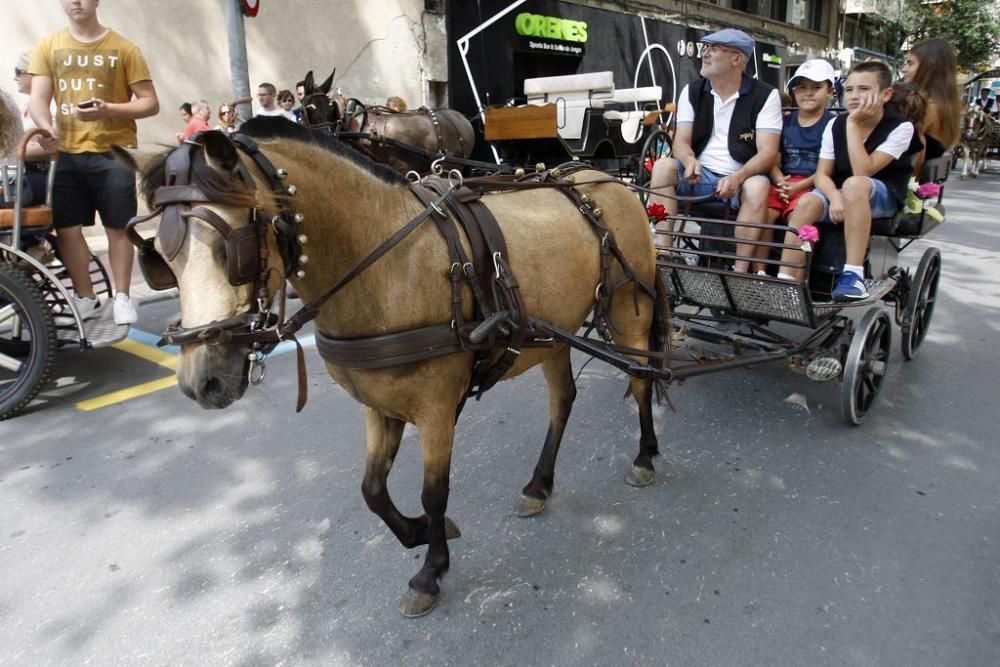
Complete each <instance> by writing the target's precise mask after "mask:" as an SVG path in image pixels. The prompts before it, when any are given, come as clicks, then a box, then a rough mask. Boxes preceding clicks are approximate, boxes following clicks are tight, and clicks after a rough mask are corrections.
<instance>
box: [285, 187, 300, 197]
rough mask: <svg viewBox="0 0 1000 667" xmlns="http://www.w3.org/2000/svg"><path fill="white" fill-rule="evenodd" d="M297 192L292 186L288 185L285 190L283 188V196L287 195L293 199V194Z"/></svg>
mask: <svg viewBox="0 0 1000 667" xmlns="http://www.w3.org/2000/svg"><path fill="white" fill-rule="evenodd" d="M298 191H299V189H298V188H297V187H295V186H294V185H289V186H288V187H287V188H285V194H287V195H288V196H289V197H294V196H295V193H296V192H298Z"/></svg>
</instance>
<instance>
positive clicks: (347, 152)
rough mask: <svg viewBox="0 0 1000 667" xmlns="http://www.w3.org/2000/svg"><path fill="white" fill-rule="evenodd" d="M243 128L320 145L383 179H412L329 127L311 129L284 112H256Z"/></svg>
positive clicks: (262, 136)
mask: <svg viewBox="0 0 1000 667" xmlns="http://www.w3.org/2000/svg"><path fill="white" fill-rule="evenodd" d="M239 131H240V132H241V133H243V134H246V135H247V136H250V137H253V138H254V139H293V140H295V141H301V142H302V143H306V144H312V145H313V146H319V147H320V148H323V149H325V150H328V151H330V152H331V153H334V154H336V155H339V156H340V157H342V158H344V159H345V160H349V161H351V162H353V163H354V164H356V165H357V166H359V167H361V168H362V169H364V170H366V171H368V172H369V173H371V174H373V175H374V176H376V177H378V178H379V180H382V181H385V182H386V183H392V184H396V185H406V184H407V183H409V181H407V180H406V178H405V177H404V176H403V175H402V174H400V173H399V172H398V171H396V170H395V169H392V168H390V167H387V166H386V165H384V164H381V163H379V162H375V161H374V160H372V159H371V158H369V157H367V156H366V155H362V154H361V153H359V152H358V151H356V150H355V149H353V148H351V147H350V146H348V145H347V144H345V143H344V142H343V141H341V140H340V139H337V138H335V137H334V136H333V135H332V134H330V133H329V132H327V131H326V130H310V129H309V128H308V127H305V126H304V125H299V124H298V123H293V122H291V121H290V120H288V119H287V118H284V117H282V116H254V117H253V118H251V119H250V120H248V121H246V122H245V123H243V124H242V125H241V126H240V129H239Z"/></svg>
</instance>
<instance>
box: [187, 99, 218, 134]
mask: <svg viewBox="0 0 1000 667" xmlns="http://www.w3.org/2000/svg"><path fill="white" fill-rule="evenodd" d="M211 117H212V107H210V106H208V102H206V101H205V100H198V101H197V102H195V103H194V104H192V105H191V120H189V121H188V124H187V126H185V128H184V133H183V134H182V135H181V138H182V139H183V140H185V141H187V140H188V139H190V138H191V136H192V135H194V134H197V133H198V132H207V131H208V130H211V129H212V126H211V125H209V124H208V120H209V119H210V118H211Z"/></svg>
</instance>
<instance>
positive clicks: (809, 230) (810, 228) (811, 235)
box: [799, 225, 819, 243]
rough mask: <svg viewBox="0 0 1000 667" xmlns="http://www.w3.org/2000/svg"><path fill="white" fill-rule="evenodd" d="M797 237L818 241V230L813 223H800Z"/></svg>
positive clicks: (812, 241)
mask: <svg viewBox="0 0 1000 667" xmlns="http://www.w3.org/2000/svg"><path fill="white" fill-rule="evenodd" d="M799 238H800V239H802V240H803V241H808V242H809V243H816V241H819V230H818V229H816V227H815V225H802V227H801V228H799Z"/></svg>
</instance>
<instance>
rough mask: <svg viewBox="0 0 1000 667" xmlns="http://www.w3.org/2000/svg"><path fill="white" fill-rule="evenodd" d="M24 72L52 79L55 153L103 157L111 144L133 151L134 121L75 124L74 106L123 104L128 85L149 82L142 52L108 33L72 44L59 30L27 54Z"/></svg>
mask: <svg viewBox="0 0 1000 667" xmlns="http://www.w3.org/2000/svg"><path fill="white" fill-rule="evenodd" d="M28 71H29V72H30V73H31V74H34V75H36V76H47V77H50V78H51V79H52V90H53V95H54V96H55V102H56V104H55V127H56V131H58V133H59V150H61V151H63V152H65V153H104V152H107V151H109V150H111V146H112V144H118V145H119V146H128V147H130V148H135V147H136V146H137V145H138V142H137V139H136V128H135V121H134V120H132V119H128V118H105V119H103V120H97V121H82V120H77V118H76V115H75V110H76V105H77V104H78V103H80V102H83V101H85V100H89V99H90V98H92V97H96V98H98V99H101V100H104V101H105V102H128V101H129V100H131V99H132V91H131V90H130V86H131V85H132V84H134V83H138V82H140V81H151V80H152V77H151V76H150V74H149V67H148V66H147V65H146V60H145V58H143V57H142V52H141V51H139V47H137V46H136V45H135V44H133V43H132V42H130V41H128V40H127V39H125V38H124V37H122V36H121V35H119V34H118V33H116V32H115V31H113V30H108V31H107V33H105V34H104V36H103V37H101V38H100V39H98V40H96V41H93V42H89V43H86V42H80V41H77V40H76V39H75V38H74V37H73V36H72V35H71V34H70V32H69V30H62V31H60V32H57V33H54V34H52V35H49V36H47V37H44V38H42V40H41V41H40V42H39V43H38V46H37V47H36V48H35V49H34V51H33V52H32V57H31V65H29V67H28Z"/></svg>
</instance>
